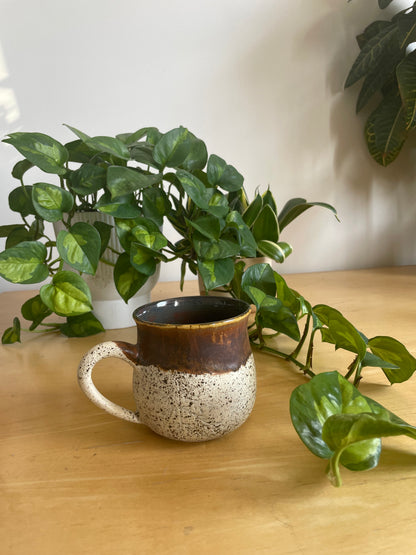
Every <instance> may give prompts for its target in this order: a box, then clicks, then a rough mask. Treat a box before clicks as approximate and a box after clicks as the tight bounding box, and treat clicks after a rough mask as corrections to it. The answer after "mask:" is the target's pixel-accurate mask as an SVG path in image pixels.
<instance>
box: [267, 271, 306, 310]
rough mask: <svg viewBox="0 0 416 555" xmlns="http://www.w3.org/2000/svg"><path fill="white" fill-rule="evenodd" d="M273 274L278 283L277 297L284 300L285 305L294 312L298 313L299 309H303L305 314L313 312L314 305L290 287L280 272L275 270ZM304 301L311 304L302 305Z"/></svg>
mask: <svg viewBox="0 0 416 555" xmlns="http://www.w3.org/2000/svg"><path fill="white" fill-rule="evenodd" d="M273 275H274V280H275V283H276V297H277V298H278V299H280V300H281V301H282V303H283V305H284V306H286V307H288V308H289V309H290V310H291V312H293V314H298V313H299V311H302V313H303V314H311V312H312V307H311V306H310V305H309V303H307V301H305V299H303V298H302V297H300V296H299V295H297V294H296V293H295V292H294V291H293V290H292V289H290V287H288V285H287V283H286V281H285V280H284V279H283V277H282V276H281V275H280V274H278V273H277V272H273ZM303 303H306V304H307V305H309V306H306V307H305V306H301V305H303Z"/></svg>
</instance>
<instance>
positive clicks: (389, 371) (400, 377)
mask: <svg viewBox="0 0 416 555" xmlns="http://www.w3.org/2000/svg"><path fill="white" fill-rule="evenodd" d="M368 347H369V348H370V349H371V351H372V352H373V353H374V354H375V355H376V356H378V357H380V358H381V359H382V360H383V361H385V362H386V363H387V364H385V365H383V366H381V368H382V370H383V372H384V374H385V375H386V377H387V379H388V380H389V382H390V383H391V384H393V383H401V382H405V381H406V380H408V379H409V378H410V377H411V376H412V375H413V373H414V371H415V370H416V359H415V357H414V356H412V355H411V354H410V353H409V351H408V350H407V349H406V347H405V346H404V345H403V344H402V343H400V341H397V339H394V338H393V337H387V336H381V335H379V336H377V337H373V338H372V339H370V340H369V341H368ZM390 365H394V366H396V368H391V366H390Z"/></svg>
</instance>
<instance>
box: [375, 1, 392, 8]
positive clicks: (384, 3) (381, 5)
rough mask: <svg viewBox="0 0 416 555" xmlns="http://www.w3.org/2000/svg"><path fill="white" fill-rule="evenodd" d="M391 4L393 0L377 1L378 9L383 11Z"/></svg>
mask: <svg viewBox="0 0 416 555" xmlns="http://www.w3.org/2000/svg"><path fill="white" fill-rule="evenodd" d="M392 2H393V0H378V7H379V8H380V9H381V10H384V8H387V6H389V5H390V4H391V3H392Z"/></svg>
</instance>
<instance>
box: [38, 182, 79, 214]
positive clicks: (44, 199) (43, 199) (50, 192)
mask: <svg viewBox="0 0 416 555" xmlns="http://www.w3.org/2000/svg"><path fill="white" fill-rule="evenodd" d="M32 202H33V206H34V207H35V210H36V212H37V214H39V216H40V217H41V218H43V219H44V220H46V221H47V222H57V221H58V220H61V219H62V215H63V214H64V212H70V210H71V209H72V207H73V204H74V199H73V197H72V195H71V193H69V192H68V191H66V190H65V189H62V188H61V187H57V186H56V185H51V184H50V183H35V184H34V185H33V189H32Z"/></svg>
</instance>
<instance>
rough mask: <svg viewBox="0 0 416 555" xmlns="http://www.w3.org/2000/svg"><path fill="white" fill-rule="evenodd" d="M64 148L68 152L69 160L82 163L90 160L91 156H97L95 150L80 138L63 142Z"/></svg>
mask: <svg viewBox="0 0 416 555" xmlns="http://www.w3.org/2000/svg"><path fill="white" fill-rule="evenodd" d="M65 148H66V149H67V151H68V154H69V160H68V161H69V162H77V163H79V164H84V163H85V162H87V163H88V162H90V161H91V159H92V158H97V152H96V151H95V150H94V149H93V148H90V147H89V146H87V145H86V144H85V143H84V141H81V139H77V140H75V141H71V142H69V143H65Z"/></svg>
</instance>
